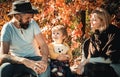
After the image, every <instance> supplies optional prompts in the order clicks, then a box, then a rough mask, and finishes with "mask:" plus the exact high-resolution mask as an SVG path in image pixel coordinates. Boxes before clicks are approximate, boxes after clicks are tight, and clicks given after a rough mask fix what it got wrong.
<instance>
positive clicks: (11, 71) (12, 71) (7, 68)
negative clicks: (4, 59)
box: [0, 56, 50, 77]
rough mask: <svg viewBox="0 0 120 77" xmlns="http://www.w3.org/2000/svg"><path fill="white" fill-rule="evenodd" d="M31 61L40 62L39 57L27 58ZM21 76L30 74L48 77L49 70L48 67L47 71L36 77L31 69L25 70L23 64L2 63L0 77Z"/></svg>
mask: <svg viewBox="0 0 120 77" xmlns="http://www.w3.org/2000/svg"><path fill="white" fill-rule="evenodd" d="M27 58H28V59H31V60H35V61H37V60H41V57H39V56H36V57H27ZM23 74H31V75H33V76H35V77H50V68H49V67H48V69H47V71H46V72H44V73H42V74H40V75H37V74H36V73H35V72H34V71H33V70H32V69H29V68H27V67H26V66H24V65H23V64H11V63H3V64H2V65H1V66H0V77H21V75H23Z"/></svg>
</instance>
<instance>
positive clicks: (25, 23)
mask: <svg viewBox="0 0 120 77" xmlns="http://www.w3.org/2000/svg"><path fill="white" fill-rule="evenodd" d="M31 18H33V14H20V20H19V23H20V26H21V28H23V29H27V28H28V27H29V22H30V20H31Z"/></svg>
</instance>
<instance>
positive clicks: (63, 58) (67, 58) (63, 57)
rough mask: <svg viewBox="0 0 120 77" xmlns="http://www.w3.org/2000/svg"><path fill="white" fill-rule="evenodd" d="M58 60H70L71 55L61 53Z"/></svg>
mask: <svg viewBox="0 0 120 77" xmlns="http://www.w3.org/2000/svg"><path fill="white" fill-rule="evenodd" d="M57 60H60V61H65V60H69V55H66V54H60V55H59V56H58V57H57Z"/></svg>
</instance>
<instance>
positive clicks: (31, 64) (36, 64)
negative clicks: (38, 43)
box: [22, 59, 47, 74]
mask: <svg viewBox="0 0 120 77" xmlns="http://www.w3.org/2000/svg"><path fill="white" fill-rule="evenodd" d="M22 63H23V64H24V65H25V66H26V67H28V68H30V69H32V70H33V71H35V72H36V73H37V74H41V73H43V72H45V71H46V69H47V63H46V62H44V61H42V60H41V61H33V60H29V59H24V60H23V61H22Z"/></svg>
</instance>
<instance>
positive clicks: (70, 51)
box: [65, 43, 73, 61]
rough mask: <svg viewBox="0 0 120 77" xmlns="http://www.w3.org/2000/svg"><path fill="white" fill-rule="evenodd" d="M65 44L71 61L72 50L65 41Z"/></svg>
mask: <svg viewBox="0 0 120 77" xmlns="http://www.w3.org/2000/svg"><path fill="white" fill-rule="evenodd" d="M65 45H66V46H67V47H68V48H69V50H68V52H67V54H68V55H69V56H70V61H71V60H72V59H73V55H72V50H71V49H70V47H69V46H68V44H66V43H65Z"/></svg>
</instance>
